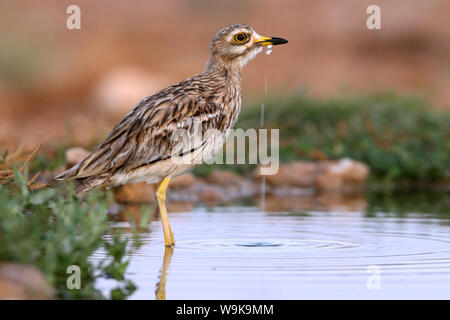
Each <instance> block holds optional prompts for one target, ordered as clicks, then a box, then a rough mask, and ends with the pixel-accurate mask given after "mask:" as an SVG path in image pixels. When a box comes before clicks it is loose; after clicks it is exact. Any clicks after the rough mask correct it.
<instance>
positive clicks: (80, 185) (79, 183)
mask: <svg viewBox="0 0 450 320" xmlns="http://www.w3.org/2000/svg"><path fill="white" fill-rule="evenodd" d="M79 165H80V164H77V165H75V166H73V167H72V168H70V169H67V170H66V171H64V172H62V173H60V174H59V175H57V176H56V177H55V179H56V180H62V181H69V180H72V181H73V183H74V186H75V192H76V193H77V194H79V195H81V194H83V193H85V192H86V191H88V190H91V189H93V188H95V187H98V186H102V185H104V184H105V181H107V180H108V177H107V176H103V175H96V176H87V177H80V178H77V174H78V168H79Z"/></svg>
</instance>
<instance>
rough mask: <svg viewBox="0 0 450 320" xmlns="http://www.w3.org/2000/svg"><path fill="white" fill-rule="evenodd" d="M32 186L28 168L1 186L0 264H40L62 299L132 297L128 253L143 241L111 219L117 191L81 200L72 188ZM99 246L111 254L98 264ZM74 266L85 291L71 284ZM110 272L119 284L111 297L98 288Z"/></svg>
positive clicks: (96, 194)
mask: <svg viewBox="0 0 450 320" xmlns="http://www.w3.org/2000/svg"><path fill="white" fill-rule="evenodd" d="M29 185H30V183H29V182H28V179H27V174H26V170H25V173H23V174H22V173H21V172H19V171H18V170H15V172H14V180H10V181H9V182H7V183H4V184H0V208H1V209H0V211H1V212H0V262H2V261H8V262H19V263H25V264H29V265H34V266H36V267H37V268H39V269H40V270H41V271H42V272H43V274H44V276H45V277H46V279H47V281H48V282H49V283H50V284H51V285H52V286H53V287H54V288H55V291H56V294H57V298H60V299H105V298H111V299H124V298H126V297H127V296H128V295H130V294H131V293H132V292H133V291H134V289H135V286H134V284H133V283H132V282H131V281H129V280H127V279H125V276H124V275H125V271H126V268H127V266H128V263H129V261H128V260H127V257H128V256H129V254H130V253H131V252H132V251H133V250H135V249H136V248H138V247H139V245H140V242H139V237H138V236H137V234H136V233H135V237H134V238H133V239H131V238H129V237H124V236H122V235H121V233H120V231H114V230H113V225H112V223H111V222H110V221H109V220H108V218H107V209H108V207H109V205H110V203H111V201H112V196H111V194H110V193H104V192H90V193H89V194H88V196H87V197H86V199H85V200H84V201H80V200H79V199H78V198H77V197H76V196H75V193H74V191H73V189H72V188H71V187H69V186H60V187H58V188H50V187H47V188H44V189H42V190H40V191H32V190H30V187H29ZM105 234H107V235H110V237H105ZM107 238H109V240H108V239H107ZM131 240H134V241H131ZM96 250H103V251H104V252H106V254H105V255H104V256H105V258H104V259H102V260H101V261H95V262H93V261H92V260H91V259H90V257H91V255H92V253H94V252H95V251H96ZM70 265H77V266H79V267H80V270H81V289H78V290H77V289H72V290H69V289H68V288H67V285H66V281H67V278H68V277H69V276H70V274H68V273H67V268H68V267H69V266H70ZM104 276H108V277H109V278H112V279H114V280H116V282H117V287H116V288H114V289H113V290H112V291H111V293H110V296H108V297H105V296H104V295H103V294H102V293H101V292H100V291H99V290H98V289H97V288H96V287H95V281H96V279H97V278H99V277H104Z"/></svg>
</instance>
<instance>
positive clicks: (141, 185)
mask: <svg viewBox="0 0 450 320" xmlns="http://www.w3.org/2000/svg"><path fill="white" fill-rule="evenodd" d="M114 197H115V199H116V201H117V202H118V203H149V202H153V201H154V200H155V189H154V187H153V185H149V184H147V183H145V182H138V183H128V184H125V185H123V186H120V187H117V188H115V189H114Z"/></svg>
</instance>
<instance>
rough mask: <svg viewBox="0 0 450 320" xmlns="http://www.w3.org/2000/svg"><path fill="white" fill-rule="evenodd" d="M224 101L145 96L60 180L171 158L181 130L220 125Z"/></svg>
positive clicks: (197, 97) (64, 173) (130, 168)
mask: <svg viewBox="0 0 450 320" xmlns="http://www.w3.org/2000/svg"><path fill="white" fill-rule="evenodd" d="M221 110H222V109H221V108H220V104H218V103H217V101H216V100H213V99H208V98H207V97H204V96H201V95H198V94H196V95H194V94H192V95H186V94H179V95H174V94H172V95H165V96H158V95H155V96H151V97H149V98H146V99H143V100H142V101H141V102H140V103H139V104H138V105H137V106H136V107H135V108H134V109H133V110H131V111H130V112H129V113H128V114H127V115H126V116H125V117H124V118H123V119H122V120H121V121H120V122H119V123H118V124H117V126H116V127H115V128H114V129H113V130H112V131H111V132H110V134H109V135H108V137H107V138H106V139H105V141H104V142H103V143H102V144H101V145H100V146H98V147H97V149H96V150H94V151H93V152H92V153H91V154H90V155H89V156H88V157H87V158H86V159H84V160H83V161H81V162H80V163H78V164H77V165H75V166H74V167H72V168H71V169H69V170H67V171H65V172H63V173H62V174H60V175H59V176H57V177H56V179H59V180H71V179H78V178H85V177H92V176H98V175H109V174H114V173H116V172H118V171H128V170H132V169H135V168H138V167H140V166H143V165H147V164H150V163H153V162H157V161H159V160H163V159H167V158H170V156H171V153H172V150H173V147H174V144H176V143H177V141H175V140H173V139H171V137H172V134H173V133H174V132H175V131H176V130H178V129H185V130H187V131H188V132H191V133H192V131H193V130H194V128H193V126H194V124H195V123H196V125H198V124H199V123H200V124H201V126H202V128H203V130H205V129H208V128H216V127H218V126H220V125H221V122H223V121H224V117H223V115H222V113H221Z"/></svg>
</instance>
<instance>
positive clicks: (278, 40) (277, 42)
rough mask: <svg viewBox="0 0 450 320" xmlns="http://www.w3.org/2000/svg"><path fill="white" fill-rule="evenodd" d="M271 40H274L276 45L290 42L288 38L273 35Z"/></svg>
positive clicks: (273, 42)
mask: <svg viewBox="0 0 450 320" xmlns="http://www.w3.org/2000/svg"><path fill="white" fill-rule="evenodd" d="M270 42H272V44H273V45H274V46H276V45H279V44H285V43H288V41H287V40H286V39H283V38H277V37H272V39H271V40H270Z"/></svg>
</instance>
